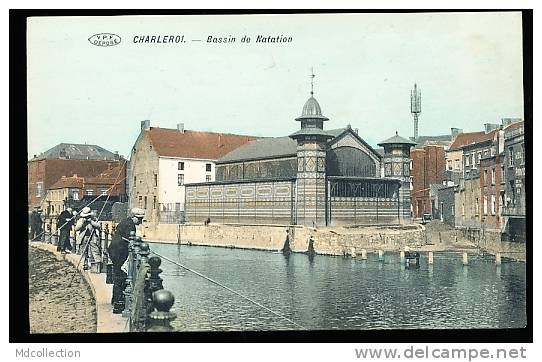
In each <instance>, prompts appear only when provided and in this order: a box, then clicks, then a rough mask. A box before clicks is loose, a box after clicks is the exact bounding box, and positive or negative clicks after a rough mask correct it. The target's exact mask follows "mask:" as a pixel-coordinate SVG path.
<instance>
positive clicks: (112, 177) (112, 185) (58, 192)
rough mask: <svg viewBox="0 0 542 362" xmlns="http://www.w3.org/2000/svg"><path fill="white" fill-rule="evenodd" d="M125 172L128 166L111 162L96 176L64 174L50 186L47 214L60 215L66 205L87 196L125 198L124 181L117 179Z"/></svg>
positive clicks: (71, 204)
mask: <svg viewBox="0 0 542 362" xmlns="http://www.w3.org/2000/svg"><path fill="white" fill-rule="evenodd" d="M125 173H126V167H124V165H123V164H116V165H114V164H109V165H108V168H107V169H106V170H104V171H103V172H102V173H100V174H99V175H96V176H91V177H82V176H79V175H77V174H74V175H73V176H71V177H67V176H62V177H61V178H60V179H59V180H58V181H57V182H55V183H54V184H53V185H51V186H50V187H49V192H48V193H47V196H46V197H45V203H44V207H47V211H46V214H48V215H53V216H54V215H58V214H59V213H60V212H61V211H62V210H64V208H65V207H67V206H73V205H77V204H79V203H78V201H80V200H83V199H85V198H86V199H90V200H92V199H95V198H96V197H97V196H103V199H108V201H121V200H124V199H125V189H124V182H120V183H119V182H117V181H118V180H120V179H121V178H123V177H124V176H122V175H125ZM107 196H109V197H107ZM90 200H89V201H90Z"/></svg>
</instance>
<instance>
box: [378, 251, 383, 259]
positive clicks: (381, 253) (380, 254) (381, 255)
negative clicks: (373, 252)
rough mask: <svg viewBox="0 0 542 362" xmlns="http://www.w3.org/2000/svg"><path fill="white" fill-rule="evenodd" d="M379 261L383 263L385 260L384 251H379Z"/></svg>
mask: <svg viewBox="0 0 542 362" xmlns="http://www.w3.org/2000/svg"><path fill="white" fill-rule="evenodd" d="M378 260H379V261H383V260H384V251H382V250H379V251H378Z"/></svg>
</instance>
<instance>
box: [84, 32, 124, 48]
mask: <svg viewBox="0 0 542 362" xmlns="http://www.w3.org/2000/svg"><path fill="white" fill-rule="evenodd" d="M120 40H121V39H120V36H118V35H117V34H111V33H100V34H94V35H93V36H91V37H90V38H88V41H89V42H90V43H91V44H93V45H96V46H99V47H110V46H113V45H118V44H120Z"/></svg>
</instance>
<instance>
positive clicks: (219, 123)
mask: <svg viewBox="0 0 542 362" xmlns="http://www.w3.org/2000/svg"><path fill="white" fill-rule="evenodd" d="M524 16H525V14H524V13H522V12H521V11H503V12H420V13H412V12H409V13H352V12H349V13H337V12H335V13H329V12H328V13H320V14H318V13H305V14H206V15H204V14H192V15H130V16H43V17H42V16H34V17H29V18H28V19H27V35H26V36H27V38H26V39H27V63H26V66H27V92H28V98H27V116H28V160H27V162H28V164H27V166H28V167H27V169H28V215H29V230H28V232H29V239H28V240H29V248H28V249H29V251H28V258H29V265H28V267H29V301H28V302H29V321H30V333H31V334H42V333H73V332H75V333H78V332H91V333H98V334H100V333H109V332H119V333H121V332H145V331H169V332H201V331H204V332H224V331H227V332H231V331H233V332H261V331H296V332H300V333H302V332H304V331H335V330H337V331H379V330H380V331H381V330H418V331H421V330H435V329H438V330H465V331H468V330H474V329H488V330H490V331H488V332H487V333H492V332H491V330H494V331H495V333H497V331H498V330H501V331H502V330H507V331H510V333H513V332H514V331H523V330H525V328H526V326H527V324H528V315H527V304H528V300H527V295H528V293H527V282H526V280H527V270H528V264H527V260H528V254H529V252H530V250H528V249H529V248H528V246H529V245H530V244H529V242H528V239H529V236H530V233H529V232H528V230H527V228H526V219H527V218H528V217H529V216H528V215H527V203H526V200H528V199H529V193H530V189H529V188H528V187H527V186H528V185H527V184H526V181H525V180H526V177H528V173H529V170H530V169H529V162H530V161H529V155H528V154H527V153H528V152H527V151H526V150H525V144H526V142H525V137H527V138H528V137H529V134H528V133H529V132H528V130H530V129H531V127H532V124H531V122H532V119H530V115H531V114H532V113H528V112H526V109H525V102H524V96H525V95H524V86H523V80H524V71H530V70H529V69H524V64H525V63H524V48H523V31H524V22H525V18H524ZM67 295H69V296H70V297H69V298H67V297H66V296H67ZM75 304H76V305H77V307H76V308H74V306H73V305H75ZM66 315H70V318H65V316H66Z"/></svg>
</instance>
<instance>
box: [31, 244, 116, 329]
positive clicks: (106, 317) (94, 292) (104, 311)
mask: <svg viewBox="0 0 542 362" xmlns="http://www.w3.org/2000/svg"><path fill="white" fill-rule="evenodd" d="M32 249H34V250H39V251H42V252H45V253H46V254H48V255H49V259H51V258H52V260H56V262H58V263H61V264H63V265H64V266H65V267H66V268H67V269H66V272H65V273H64V275H63V276H61V279H60V283H61V285H64V284H66V286H67V285H69V280H71V278H72V277H74V275H75V277H74V281H73V282H72V284H71V286H70V289H69V290H66V291H65V294H66V296H67V297H69V296H70V295H71V292H72V291H71V288H76V289H75V290H74V291H75V293H79V292H81V291H82V290H84V289H85V288H84V286H86V289H87V290H88V291H90V297H91V298H92V302H93V305H94V309H95V323H94V324H95V327H94V330H93V331H89V332H97V333H118V332H126V318H123V317H122V315H121V314H113V313H112V312H113V308H112V306H111V303H110V302H111V294H112V288H113V286H112V285H111V284H106V283H105V279H106V276H105V273H101V274H93V273H90V272H88V271H84V270H83V265H82V263H79V261H80V258H81V255H77V254H60V253H59V252H57V251H56V246H54V245H52V244H47V243H42V242H32V243H30V247H29V253H30V251H31V250H32ZM29 257H30V255H29ZM32 265H33V261H32V260H31V259H30V258H29V267H30V270H31V269H32V268H34V267H33V266H32ZM76 266H78V267H79V270H76V269H75V268H76ZM29 276H30V277H31V278H32V273H30V275H29ZM49 278H50V279H51V280H53V281H52V283H53V284H54V283H59V281H58V280H56V278H53V277H52V276H49V275H45V276H44V279H45V280H48V279H49ZM66 278H69V280H68V281H67V282H65V279H66ZM42 299H44V301H45V302H46V303H50V305H49V306H50V307H51V308H57V311H55V312H54V313H59V312H58V311H61V310H62V308H63V306H62V305H59V306H58V305H56V304H55V303H53V302H50V300H52V299H54V298H52V297H51V296H50V295H45V296H43V298H42ZM68 304H70V302H69V301H68ZM70 305H71V304H70ZM61 317H62V315H61V316H60V317H59V318H61ZM37 318H41V317H40V316H39V315H38V316H37ZM36 320H38V319H36ZM66 332H75V331H72V330H67V331H66ZM77 332H79V331H77ZM38 333H39V332H38ZM58 333H62V332H60V331H58Z"/></svg>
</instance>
